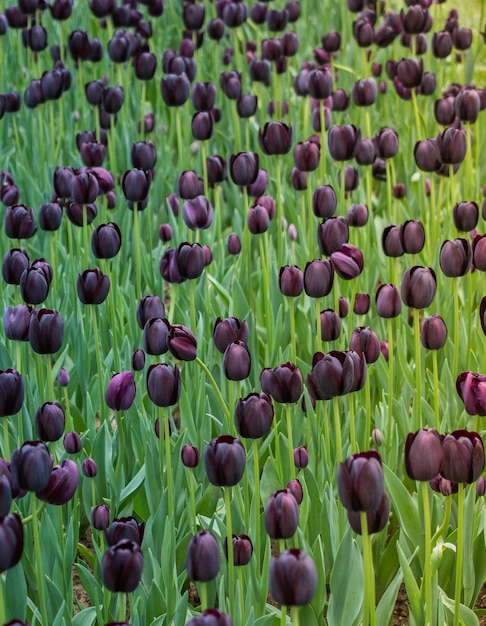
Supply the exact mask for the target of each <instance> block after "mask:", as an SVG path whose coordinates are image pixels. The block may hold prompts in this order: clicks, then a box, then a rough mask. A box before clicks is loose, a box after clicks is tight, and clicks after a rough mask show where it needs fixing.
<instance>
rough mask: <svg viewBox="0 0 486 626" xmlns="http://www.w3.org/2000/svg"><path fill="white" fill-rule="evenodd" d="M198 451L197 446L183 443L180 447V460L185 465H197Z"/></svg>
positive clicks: (192, 466)
mask: <svg viewBox="0 0 486 626" xmlns="http://www.w3.org/2000/svg"><path fill="white" fill-rule="evenodd" d="M199 459H200V453H199V448H198V447H197V446H188V445H184V446H182V449H181V460H182V463H183V465H185V467H191V468H194V467H197V466H198V465H199Z"/></svg>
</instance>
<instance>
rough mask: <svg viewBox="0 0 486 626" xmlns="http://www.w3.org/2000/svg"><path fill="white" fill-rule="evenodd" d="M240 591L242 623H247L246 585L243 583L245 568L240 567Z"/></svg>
mask: <svg viewBox="0 0 486 626" xmlns="http://www.w3.org/2000/svg"><path fill="white" fill-rule="evenodd" d="M238 591H239V594H240V606H241V623H242V624H245V623H246V619H245V587H244V585H243V568H242V567H238Z"/></svg>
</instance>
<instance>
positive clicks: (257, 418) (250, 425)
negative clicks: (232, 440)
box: [235, 393, 274, 439]
mask: <svg viewBox="0 0 486 626" xmlns="http://www.w3.org/2000/svg"><path fill="white" fill-rule="evenodd" d="M273 416H274V409H273V404H272V401H271V399H270V396H269V395H268V394H266V393H260V394H258V393H250V394H249V395H248V396H246V398H240V399H239V400H238V402H237V404H236V407H235V426H236V430H237V431H238V434H239V435H240V436H241V437H244V438H249V439H259V438H260V437H264V436H265V435H266V434H267V433H268V432H269V431H270V428H271V426H272V422H273Z"/></svg>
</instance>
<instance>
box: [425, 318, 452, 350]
mask: <svg viewBox="0 0 486 626" xmlns="http://www.w3.org/2000/svg"><path fill="white" fill-rule="evenodd" d="M420 340H421V342H422V345H423V346H424V348H427V349H428V350H440V348H442V347H443V346H444V345H445V342H446V340H447V326H446V325H445V322H444V320H443V319H442V317H441V316H440V315H431V316H430V317H427V318H425V319H424V321H423V322H422V326H421V328H420Z"/></svg>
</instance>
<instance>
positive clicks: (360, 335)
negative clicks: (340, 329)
mask: <svg viewBox="0 0 486 626" xmlns="http://www.w3.org/2000/svg"><path fill="white" fill-rule="evenodd" d="M349 348H350V350H355V351H356V352H358V353H360V354H361V353H362V354H363V355H364V357H365V359H366V363H368V364H370V363H375V362H376V361H377V360H378V357H379V356H380V340H379V339H378V336H377V334H376V333H375V332H374V331H373V330H371V328H367V327H366V326H360V327H359V328H355V329H354V330H353V333H352V335H351V337H350V340H349Z"/></svg>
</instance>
